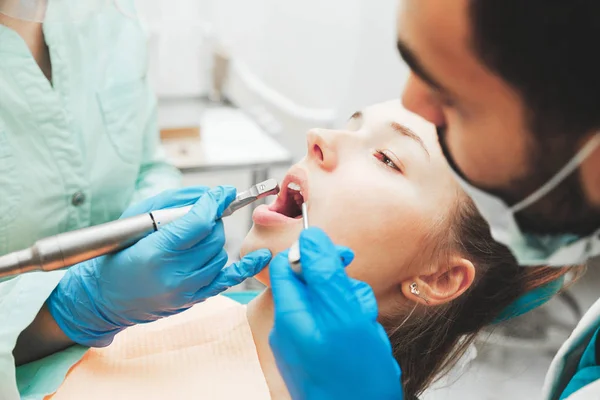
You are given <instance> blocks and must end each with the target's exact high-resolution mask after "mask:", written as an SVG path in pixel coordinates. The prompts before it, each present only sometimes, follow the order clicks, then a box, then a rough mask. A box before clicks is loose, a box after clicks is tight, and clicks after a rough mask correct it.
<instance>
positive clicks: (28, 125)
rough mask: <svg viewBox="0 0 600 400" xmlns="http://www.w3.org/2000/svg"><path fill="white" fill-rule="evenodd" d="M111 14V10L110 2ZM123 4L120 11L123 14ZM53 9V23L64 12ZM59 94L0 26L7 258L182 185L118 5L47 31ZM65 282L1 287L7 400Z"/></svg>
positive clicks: (141, 50)
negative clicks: (32, 328)
mask: <svg viewBox="0 0 600 400" xmlns="http://www.w3.org/2000/svg"><path fill="white" fill-rule="evenodd" d="M111 3H112V2H111ZM123 3H125V2H123V1H120V2H119V5H120V7H123ZM53 4H60V5H65V4H68V2H58V3H53V2H52V1H50V2H49V10H48V13H49V15H51V13H54V12H60V10H56V9H55V8H56V7H58V6H55V8H54V9H53V8H52V7H53ZM43 31H44V35H45V39H46V43H47V44H48V47H49V50H50V56H51V62H52V83H50V82H49V81H48V80H47V79H46V77H45V76H44V74H43V73H42V72H41V70H40V68H39V67H38V65H37V63H36V62H35V60H34V59H33V57H32V55H31V53H30V51H29V49H28V47H27V45H26V44H25V42H24V41H23V40H22V39H21V37H20V36H19V35H18V34H17V33H15V32H14V31H12V30H10V29H9V28H7V27H4V26H2V25H0V254H6V253H8V252H11V251H15V250H19V249H22V248H25V247H28V246H30V245H31V244H33V242H34V241H35V240H37V239H40V238H43V237H45V236H48V235H54V234H57V233H60V232H65V231H69V230H73V229H77V228H82V227H87V226H90V225H95V224H99V223H102V222H106V221H110V220H114V219H117V218H118V217H119V216H120V214H121V213H122V212H123V211H124V210H125V208H127V207H128V206H129V205H130V204H132V203H135V202H137V201H139V200H141V199H143V198H146V197H149V196H151V195H154V194H156V193H159V192H161V191H163V190H165V189H169V188H173V187H177V186H179V185H180V174H179V172H178V171H177V170H176V169H175V168H173V167H172V166H170V165H169V164H168V163H167V162H166V160H165V155H164V153H163V151H162V149H161V147H160V145H159V133H158V127H157V115H156V99H155V97H154V96H153V93H152V91H151V89H150V87H149V84H148V79H147V76H146V73H147V58H148V56H147V53H146V52H147V50H146V36H145V34H144V31H143V30H142V28H141V26H140V23H139V21H138V20H137V19H135V18H131V17H128V16H125V15H124V14H122V13H121V12H120V11H119V10H117V9H116V8H115V7H114V5H111V6H108V7H107V8H105V9H102V10H99V11H98V12H97V13H95V14H94V15H93V16H92V17H90V18H89V19H86V20H85V21H80V22H78V23H73V24H65V23H50V22H47V23H45V24H44V26H43ZM61 276H62V272H55V273H34V274H28V275H24V276H21V277H18V278H14V279H12V280H9V281H5V282H2V283H0V398H2V399H8V400H11V399H18V398H19V393H18V391H17V383H16V378H15V367H14V359H13V357H12V350H13V348H14V345H15V341H16V339H17V337H18V335H19V334H20V332H21V331H22V330H23V329H24V328H25V327H26V326H27V325H29V323H31V321H32V320H33V318H34V317H35V315H36V314H37V312H38V311H39V309H40V307H41V306H42V305H43V303H44V301H45V299H46V298H47V297H48V295H49V294H50V292H51V291H52V290H53V289H54V287H55V286H56V284H57V283H58V281H59V280H60V277H61Z"/></svg>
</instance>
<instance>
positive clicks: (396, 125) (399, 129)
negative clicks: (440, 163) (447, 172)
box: [390, 122, 431, 158]
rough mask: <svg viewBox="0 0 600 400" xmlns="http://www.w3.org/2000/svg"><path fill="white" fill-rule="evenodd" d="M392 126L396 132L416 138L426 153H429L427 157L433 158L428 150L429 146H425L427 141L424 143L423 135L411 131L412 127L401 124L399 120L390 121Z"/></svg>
mask: <svg viewBox="0 0 600 400" xmlns="http://www.w3.org/2000/svg"><path fill="white" fill-rule="evenodd" d="M390 126H391V127H392V129H393V130H395V131H396V132H398V133H401V134H402V135H404V136H407V137H409V138H411V139H412V140H414V141H415V142H417V143H418V144H419V145H420V146H421V147H422V148H423V150H425V153H426V154H427V158H431V156H430V155H429V151H427V147H425V143H423V139H421V137H420V136H419V135H417V134H416V133H414V132H413V131H411V130H410V129H408V128H407V127H405V126H404V125H402V124H399V123H397V122H390Z"/></svg>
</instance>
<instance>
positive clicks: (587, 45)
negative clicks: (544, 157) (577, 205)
mask: <svg viewBox="0 0 600 400" xmlns="http://www.w3.org/2000/svg"><path fill="white" fill-rule="evenodd" d="M469 14H470V19H471V26H472V30H473V33H472V37H473V43H472V45H473V47H474V49H475V53H476V54H477V55H478V56H479V57H480V59H481V60H482V61H483V63H484V64H485V65H486V66H487V67H488V68H490V69H491V70H492V71H494V72H495V73H496V74H498V75H499V76H500V77H501V78H503V79H504V80H505V81H507V82H508V83H509V84H510V85H511V86H513V87H514V88H515V89H516V90H517V91H518V92H519V93H520V94H521V95H522V97H523V100H524V102H525V104H526V106H527V107H528V108H529V115H528V116H527V117H528V118H529V123H530V127H531V129H532V131H533V133H534V134H535V135H538V136H540V135H545V136H548V135H551V136H555V137H561V136H562V138H563V139H566V138H565V136H566V135H568V136H569V137H570V138H571V139H569V140H570V141H573V140H574V139H575V140H576V139H579V138H581V137H582V136H583V135H585V134H589V133H590V132H591V131H593V130H595V129H600V54H599V53H600V1H599V0H471V4H470V9H469Z"/></svg>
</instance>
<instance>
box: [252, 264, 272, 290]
mask: <svg viewBox="0 0 600 400" xmlns="http://www.w3.org/2000/svg"><path fill="white" fill-rule="evenodd" d="M254 279H256V280H257V281H259V282H260V283H262V284H263V285H265V286H266V287H271V281H270V280H269V267H268V266H267V267H265V268H264V269H263V270H262V271H260V272H259V273H258V274H256V275H254Z"/></svg>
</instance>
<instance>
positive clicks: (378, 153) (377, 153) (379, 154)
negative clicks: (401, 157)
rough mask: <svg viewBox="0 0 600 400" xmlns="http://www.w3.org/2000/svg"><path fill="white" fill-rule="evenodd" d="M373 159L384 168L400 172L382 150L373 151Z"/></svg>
mask: <svg viewBox="0 0 600 400" xmlns="http://www.w3.org/2000/svg"><path fill="white" fill-rule="evenodd" d="M375 158H377V159H378V160H379V161H381V162H382V163H383V164H385V165H386V166H388V167H390V168H392V169H394V170H396V171H398V172H402V170H401V169H400V168H399V167H398V166H397V165H396V163H395V162H394V161H393V160H392V159H391V158H390V157H389V156H388V155H387V154H386V153H385V151H383V150H377V151H375Z"/></svg>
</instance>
